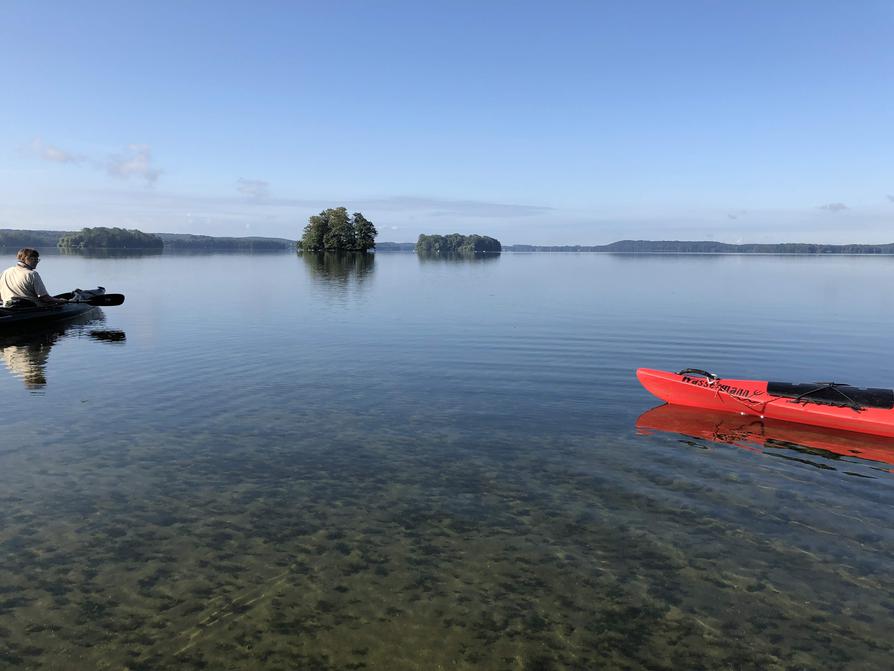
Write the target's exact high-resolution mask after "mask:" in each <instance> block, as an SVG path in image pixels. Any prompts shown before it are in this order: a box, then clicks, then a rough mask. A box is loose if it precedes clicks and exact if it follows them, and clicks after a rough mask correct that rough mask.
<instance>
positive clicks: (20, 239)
mask: <svg viewBox="0 0 894 671" xmlns="http://www.w3.org/2000/svg"><path fill="white" fill-rule="evenodd" d="M69 232H70V231H28V230H18V229H9V228H5V229H2V230H0V247H9V248H10V249H20V248H22V247H35V248H38V249H40V248H41V247H43V248H46V247H55V246H56V245H57V244H58V243H59V238H61V237H62V236H63V235H68V234H69Z"/></svg>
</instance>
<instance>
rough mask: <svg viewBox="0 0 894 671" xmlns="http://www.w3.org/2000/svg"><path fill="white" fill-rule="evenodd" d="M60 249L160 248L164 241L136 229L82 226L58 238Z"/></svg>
mask: <svg viewBox="0 0 894 671" xmlns="http://www.w3.org/2000/svg"><path fill="white" fill-rule="evenodd" d="M58 246H59V247H60V248H61V249H162V248H163V247H164V242H163V241H162V239H161V238H160V237H158V236H157V235H152V234H151V233H143V232H142V231H138V230H136V229H132V230H129V229H125V228H106V227H105V226H97V227H96V228H84V229H81V231H80V232H78V233H71V234H69V235H65V236H63V237H61V238H60V239H59V242H58Z"/></svg>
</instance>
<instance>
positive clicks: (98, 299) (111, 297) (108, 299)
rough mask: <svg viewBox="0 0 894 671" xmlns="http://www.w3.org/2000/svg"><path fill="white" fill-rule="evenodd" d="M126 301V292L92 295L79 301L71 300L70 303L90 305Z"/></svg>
mask: <svg viewBox="0 0 894 671" xmlns="http://www.w3.org/2000/svg"><path fill="white" fill-rule="evenodd" d="M123 302H124V294H100V295H99V296H90V297H89V298H85V299H81V300H79V301H69V303H87V304H88V305H101V306H108V305H121V304H122V303H123Z"/></svg>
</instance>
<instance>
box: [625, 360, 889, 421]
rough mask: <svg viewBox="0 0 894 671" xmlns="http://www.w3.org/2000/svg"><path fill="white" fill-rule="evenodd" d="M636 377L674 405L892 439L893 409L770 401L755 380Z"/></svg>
mask: <svg viewBox="0 0 894 671" xmlns="http://www.w3.org/2000/svg"><path fill="white" fill-rule="evenodd" d="M636 377H637V378H638V379H639V381H640V383H641V384H642V385H643V387H645V388H646V389H647V390H648V391H649V392H650V393H652V394H654V395H655V396H657V397H658V398H660V399H661V400H662V401H666V402H667V403H672V404H674V405H683V406H689V407H693V408H703V409H705V410H720V411H723V412H735V413H739V414H740V415H753V416H756V417H761V418H767V419H778V420H781V421H784V422H797V423H800V424H810V425H812V426H819V427H823V428H826V429H837V430H839V431H856V432H858V433H869V434H872V435H875V436H887V437H891V438H894V409H884V408H871V407H867V408H860V409H854V408H850V407H841V406H835V405H824V404H820V403H813V402H809V401H803V400H797V399H793V398H786V397H782V396H774V395H773V394H770V393H768V392H767V382H766V381H760V380H731V379H726V378H723V379H718V380H713V381H712V380H708V379H706V378H704V377H701V376H698V375H680V374H678V373H670V372H667V371H663V370H653V369H650V368H640V369H638V370H637V371H636Z"/></svg>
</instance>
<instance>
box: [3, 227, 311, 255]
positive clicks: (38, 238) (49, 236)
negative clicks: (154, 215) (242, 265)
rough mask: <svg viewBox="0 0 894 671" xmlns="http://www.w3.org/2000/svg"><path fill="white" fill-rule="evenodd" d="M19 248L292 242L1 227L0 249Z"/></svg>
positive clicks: (269, 246)
mask: <svg viewBox="0 0 894 671" xmlns="http://www.w3.org/2000/svg"><path fill="white" fill-rule="evenodd" d="M85 231H88V233H87V235H85V234H84V233H85ZM101 231H112V232H114V231H124V232H125V233H132V234H135V235H129V236H125V235H121V234H120V233H118V234H115V233H105V234H100V233H99V232H101ZM143 236H149V238H153V239H154V238H157V239H159V240H160V241H161V244H160V245H159V243H158V242H156V241H155V240H148V241H146V242H145V243H144V244H140V243H139V241H140V240H145V238H144V237H143ZM63 241H64V242H63ZM22 247H35V248H37V249H40V250H42V251H46V250H47V249H49V248H53V247H59V248H60V249H129V250H141V249H147V250H152V251H156V252H157V251H159V250H162V249H166V250H172V251H280V250H292V249H294V248H295V241H294V240H287V239H285V238H264V237H245V238H231V237H213V236H210V235H191V234H188V233H153V234H149V233H143V232H142V231H125V229H120V228H102V227H98V228H88V229H83V230H81V231H34V230H20V229H0V248H4V249H20V248H22Z"/></svg>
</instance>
